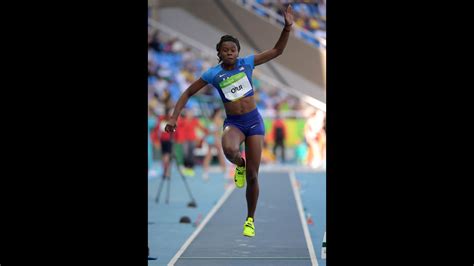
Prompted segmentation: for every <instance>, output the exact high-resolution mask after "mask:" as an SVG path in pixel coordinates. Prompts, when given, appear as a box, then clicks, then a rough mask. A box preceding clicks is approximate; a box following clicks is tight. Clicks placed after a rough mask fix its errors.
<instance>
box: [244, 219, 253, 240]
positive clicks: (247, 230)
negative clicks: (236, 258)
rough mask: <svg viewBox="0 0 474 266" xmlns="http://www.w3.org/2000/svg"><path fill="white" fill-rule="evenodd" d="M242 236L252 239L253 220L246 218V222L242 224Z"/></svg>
mask: <svg viewBox="0 0 474 266" xmlns="http://www.w3.org/2000/svg"><path fill="white" fill-rule="evenodd" d="M243 234H244V236H248V237H253V236H255V225H254V224H253V218H252V217H249V218H247V221H245V223H244V232H243Z"/></svg>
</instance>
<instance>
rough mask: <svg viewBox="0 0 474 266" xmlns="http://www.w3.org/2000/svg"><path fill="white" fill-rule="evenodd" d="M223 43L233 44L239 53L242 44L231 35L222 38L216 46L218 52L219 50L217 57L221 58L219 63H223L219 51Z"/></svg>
mask: <svg viewBox="0 0 474 266" xmlns="http://www.w3.org/2000/svg"><path fill="white" fill-rule="evenodd" d="M223 42H233V43H235V45H237V51H239V52H240V43H239V40H238V39H237V38H235V37H234V36H231V35H224V36H222V37H221V40H220V41H219V43H218V44H217V45H216V50H217V57H218V58H219V63H220V62H221V61H222V59H221V57H220V56H219V50H220V49H221V45H222V43H223Z"/></svg>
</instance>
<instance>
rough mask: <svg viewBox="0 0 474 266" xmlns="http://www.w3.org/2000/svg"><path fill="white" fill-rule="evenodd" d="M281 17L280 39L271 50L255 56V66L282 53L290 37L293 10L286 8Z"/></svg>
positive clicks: (289, 7)
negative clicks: (283, 24) (283, 18)
mask: <svg viewBox="0 0 474 266" xmlns="http://www.w3.org/2000/svg"><path fill="white" fill-rule="evenodd" d="M283 15H284V17H285V27H284V28H283V30H282V31H281V34H280V38H279V39H278V41H277V43H276V44H275V47H273V49H270V50H266V51H264V52H262V53H259V54H256V55H255V59H254V65H255V66H258V65H261V64H263V63H266V62H268V61H270V60H272V59H273V58H276V57H277V56H279V55H281V54H282V53H283V50H285V47H286V43H287V42H288V37H289V36H290V31H291V26H292V25H293V9H292V7H291V5H289V6H288V8H287V9H286V11H283Z"/></svg>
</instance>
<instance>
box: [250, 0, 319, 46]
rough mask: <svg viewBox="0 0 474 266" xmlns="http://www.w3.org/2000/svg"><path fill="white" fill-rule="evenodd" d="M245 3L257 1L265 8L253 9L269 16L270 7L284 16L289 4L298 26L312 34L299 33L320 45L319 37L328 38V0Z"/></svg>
mask: <svg viewBox="0 0 474 266" xmlns="http://www.w3.org/2000/svg"><path fill="white" fill-rule="evenodd" d="M241 1H242V3H244V4H250V3H252V1H255V2H256V3H258V4H259V5H261V6H263V7H264V8H259V7H257V6H253V7H252V10H253V11H254V12H255V13H257V14H258V15H261V16H263V17H269V15H268V12H267V10H265V9H270V10H273V11H274V12H276V13H277V14H278V15H280V16H283V13H282V10H285V9H286V8H287V7H288V5H289V4H291V6H292V7H293V15H294V21H295V23H296V26H297V27H298V28H303V29H305V30H307V31H309V32H310V34H311V36H306V35H305V34H304V33H298V34H297V35H299V36H300V37H301V38H303V39H306V40H307V41H309V42H311V43H313V44H315V45H316V46H318V47H319V46H320V42H319V40H318V38H323V39H326V1H325V0H241Z"/></svg>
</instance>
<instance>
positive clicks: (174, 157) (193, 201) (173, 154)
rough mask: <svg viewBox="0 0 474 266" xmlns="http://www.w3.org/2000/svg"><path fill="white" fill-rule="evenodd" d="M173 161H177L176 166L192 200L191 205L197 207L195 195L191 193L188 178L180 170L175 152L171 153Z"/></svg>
mask: <svg viewBox="0 0 474 266" xmlns="http://www.w3.org/2000/svg"><path fill="white" fill-rule="evenodd" d="M173 159H174V160H175V161H176V166H177V167H178V172H179V175H180V176H181V179H183V182H184V185H185V186H186V190H187V191H188V194H189V197H190V198H191V203H193V205H195V204H196V201H195V200H194V197H193V194H192V193H191V189H189V186H188V182H186V177H185V176H184V174H183V172H182V171H181V169H180V168H179V163H178V159H177V158H176V155H175V153H174V152H172V153H171V160H173Z"/></svg>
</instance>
